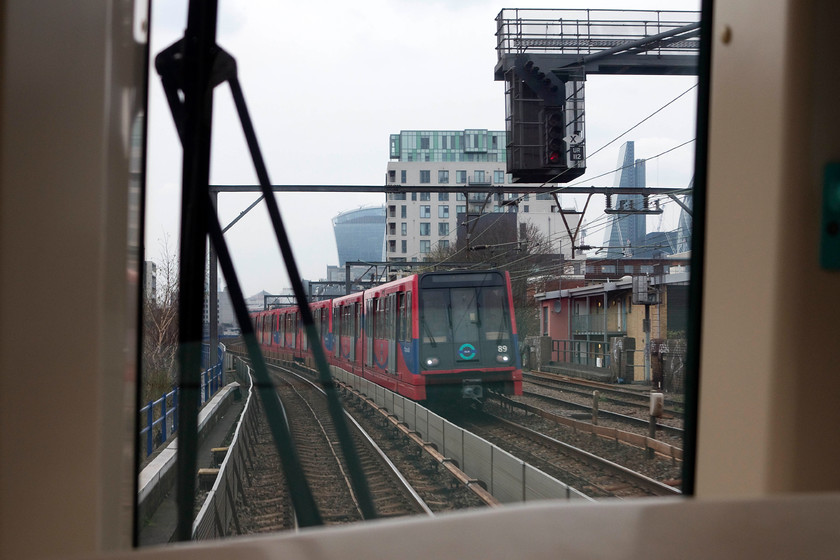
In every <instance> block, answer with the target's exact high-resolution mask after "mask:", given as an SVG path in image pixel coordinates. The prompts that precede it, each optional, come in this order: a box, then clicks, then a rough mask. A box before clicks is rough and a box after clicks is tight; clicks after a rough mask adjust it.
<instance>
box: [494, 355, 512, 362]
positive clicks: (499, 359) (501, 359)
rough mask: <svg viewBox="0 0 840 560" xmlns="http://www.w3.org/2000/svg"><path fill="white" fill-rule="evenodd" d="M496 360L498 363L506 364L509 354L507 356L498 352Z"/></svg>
mask: <svg viewBox="0 0 840 560" xmlns="http://www.w3.org/2000/svg"><path fill="white" fill-rule="evenodd" d="M496 361H497V362H499V363H500V364H506V363H508V362H510V356H508V355H507V354H499V355H498V356H496Z"/></svg>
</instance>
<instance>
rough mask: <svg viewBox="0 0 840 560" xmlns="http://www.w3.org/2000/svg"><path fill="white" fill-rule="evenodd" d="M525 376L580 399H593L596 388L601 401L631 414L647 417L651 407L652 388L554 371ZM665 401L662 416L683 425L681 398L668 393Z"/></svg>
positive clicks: (525, 374) (543, 386) (530, 381)
mask: <svg viewBox="0 0 840 560" xmlns="http://www.w3.org/2000/svg"><path fill="white" fill-rule="evenodd" d="M522 378H523V380H525V381H527V382H528V383H529V384H531V385H532V386H534V387H542V388H546V389H550V390H555V391H562V392H563V393H566V394H569V395H576V396H577V397H579V398H580V399H584V400H586V399H588V400H589V402H591V399H592V392H593V391H596V390H597V391H598V393H599V398H600V400H601V401H602V402H604V403H606V404H609V405H613V406H617V407H622V408H625V409H626V410H627V412H626V414H629V415H638V416H639V417H645V418H646V416H647V414H648V413H649V410H650V391H638V390H630V389H620V388H617V387H615V386H614V385H611V384H606V383H600V382H597V381H590V380H587V379H576V378H571V377H566V376H564V375H559V374H555V373H545V372H523V374H522ZM664 404H665V407H664V409H663V418H664V419H665V420H673V421H674V422H673V425H675V426H681V425H682V423H683V420H684V418H685V414H684V412H683V409H682V406H683V403H682V402H681V400H679V399H675V398H673V397H668V398H665V402H664Z"/></svg>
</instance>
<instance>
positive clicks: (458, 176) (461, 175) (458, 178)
mask: <svg viewBox="0 0 840 560" xmlns="http://www.w3.org/2000/svg"><path fill="white" fill-rule="evenodd" d="M455 182H456V183H458V184H459V185H463V184H465V183H466V182H467V172H466V171H456V172H455Z"/></svg>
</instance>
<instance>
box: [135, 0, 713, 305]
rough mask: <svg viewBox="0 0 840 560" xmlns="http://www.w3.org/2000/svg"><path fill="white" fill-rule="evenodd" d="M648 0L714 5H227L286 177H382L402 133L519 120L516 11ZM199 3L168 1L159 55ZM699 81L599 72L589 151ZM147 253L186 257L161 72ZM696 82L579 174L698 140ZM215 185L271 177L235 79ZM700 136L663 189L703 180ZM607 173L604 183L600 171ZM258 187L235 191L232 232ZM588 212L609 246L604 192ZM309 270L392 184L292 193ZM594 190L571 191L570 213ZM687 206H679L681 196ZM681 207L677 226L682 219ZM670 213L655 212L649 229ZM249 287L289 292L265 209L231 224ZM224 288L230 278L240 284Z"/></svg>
mask: <svg viewBox="0 0 840 560" xmlns="http://www.w3.org/2000/svg"><path fill="white" fill-rule="evenodd" d="M517 7H519V8H590V9H594V8H613V9H615V8H621V9H626V8H633V9H668V10H697V9H699V0H691V1H684V0H668V1H663V0H649V1H647V2H644V3H641V4H640V3H637V2H628V1H611V2H610V1H606V0H604V1H598V0H588V1H584V0H580V1H578V2H567V1H563V0H559V1H554V2H546V1H544V0H525V1H508V2H503V3H500V2H495V1H485V0H453V1H450V2H443V1H436V2H421V1H410V0H396V1H395V0H390V1H388V0H373V1H367V2H342V1H326V2H325V1H321V2H299V3H298V2H296V3H288V2H277V1H267V0H265V1H257V0H236V1H235V2H233V1H225V0H222V1H220V12H219V24H218V37H217V41H218V43H219V45H220V46H221V47H222V48H223V49H225V50H226V51H227V52H228V53H230V54H231V55H232V56H233V57H234V58H235V59H236V61H237V65H238V71H239V80H240V83H241V85H242V88H243V90H244V93H245V98H246V101H247V104H248V108H249V111H250V114H251V118H252V120H253V123H254V127H255V128H256V131H257V137H258V140H259V143H260V147H261V150H262V154H263V157H264V159H265V161H266V165H267V166H268V173H269V177H270V179H271V181H272V183H274V184H289V185H296V184H335V185H382V184H384V180H385V170H386V165H387V163H388V139H389V134H393V133H398V132H399V131H400V130H423V129H428V130H462V129H466V128H479V129H488V130H504V117H505V115H504V87H503V83H502V82H496V81H494V80H493V68H494V66H495V63H496V51H495V35H494V33H495V17H496V15H497V14H498V13H499V11H500V10H501V9H502V8H517ZM186 13H187V3H186V0H183V1H182V0H154V1H153V3H152V26H151V32H152V34H151V52H152V57H154V56H155V55H156V54H157V53H158V52H160V51H161V50H162V49H164V48H165V47H167V46H169V45H170V44H172V43H174V42H175V41H177V40H178V39H180V38H181V37H182V36H183V32H184V27H185V25H186ZM695 83H696V78H694V77H621V76H619V77H604V76H589V77H588V78H587V81H586V143H587V153H588V154H592V153H593V152H594V151H595V150H597V149H598V148H600V147H602V146H603V145H605V144H607V143H608V142H609V141H611V140H613V139H614V138H615V137H616V136H618V135H620V134H621V133H623V132H624V131H626V130H627V129H629V128H631V127H632V126H634V125H636V124H637V123H638V122H639V121H641V120H642V119H644V118H645V117H647V116H648V115H650V114H651V113H653V112H654V111H656V110H657V109H659V108H660V107H662V106H663V105H665V104H666V103H668V102H669V101H671V100H673V99H674V98H675V97H677V96H678V95H680V94H681V93H683V92H685V91H686V90H689V89H690V88H691V87H692V86H693V85H694V84H695ZM149 87H150V96H149V97H150V98H149V131H148V170H147V222H146V251H147V257H146V258H147V259H150V260H155V261H159V260H160V258H161V257H160V254H161V247H162V245H163V244H164V243H165V240H166V239H167V238H168V240H169V241H168V243H169V248H170V251H177V246H178V218H179V213H180V197H181V193H180V188H181V187H180V181H181V157H182V152H181V146H180V143H179V141H178V138H177V135H176V133H175V127H174V125H173V124H172V118H171V115H170V113H169V108H168V106H167V105H166V101H165V99H164V96H163V90H162V87H161V85H160V80H159V78H158V76H157V74H156V73H155V72H154V71H152V72H151V74H150V86H149ZM695 92H696V89H692V90H691V91H690V92H689V93H688V94H687V95H684V96H683V97H682V98H680V99H679V100H678V101H677V102H675V103H673V104H672V105H670V106H669V107H668V108H666V109H665V110H663V111H661V112H660V113H659V114H657V115H656V116H654V117H652V118H651V119H650V120H648V121H647V122H646V123H644V124H643V125H642V126H639V127H638V128H637V129H635V130H633V131H632V132H631V133H629V134H628V135H627V136H625V137H623V138H621V140H619V141H617V142H615V143H614V144H611V145H610V146H608V147H607V148H605V149H604V150H603V151H601V152H599V153H598V154H596V155H594V156H592V157H589V158H588V159H587V174H586V175H585V176H583V177H581V178H580V179H578V180H576V181H574V184H577V183H581V184H584V185H612V184H613V178H614V177H613V174H609V175H607V176H605V177H600V178H594V177H596V176H597V175H601V174H603V173H605V172H607V171H610V170H613V169H615V168H616V162H617V158H618V149H619V147H620V145H621V144H622V143H623V142H624V141H626V140H633V141H635V142H636V157H637V158H650V157H652V156H655V155H656V154H658V153H661V152H663V151H666V150H668V149H671V148H673V147H675V146H677V145H679V144H682V143H684V142H686V141H688V140H691V139H693V138H694V124H695V123H694V112H695V104H696V95H695ZM213 127H214V128H213V143H212V155H211V157H212V163H211V174H210V177H211V178H210V180H211V183H213V184H249V185H250V184H256V183H257V178H256V175H255V173H254V170H253V165H252V162H251V159H250V156H249V154H248V151H247V146H246V144H245V140H244V137H243V135H242V132H241V127H240V125H239V122H238V120H237V116H236V112H235V109H234V106H233V102H232V99H231V96H230V91H229V88H227V86H220V87H218V88H216V92H215V105H214V122H213ZM693 154H694V143H690V144H688V145H687V146H685V147H683V148H680V149H677V150H674V151H673V152H671V153H669V154H667V155H666V156H662V157H660V158H656V159H653V160H650V161H648V163H647V183H648V185H652V186H669V187H673V186H676V187H683V186H686V185H687V184H688V182H689V181H690V180H691V175H692V172H693V170H692V162H693ZM590 177H592V178H594V179H592V180H590V179H589V178H590ZM256 197H257V195H256V194H253V193H252V194H243V195H234V194H224V193H223V194H221V195H220V197H219V216H220V222H221V223H222V226H223V227H224V226H225V225H227V224H228V223H230V221H231V220H233V219H234V218H235V217H236V216H237V215H239V213H240V212H242V211H243V210H244V209H245V208H246V207H247V206H248V205H249V204H250V203H251V202H253V201H254V199H255V198H256ZM598 198H599V199H600V200H598V201H593V204H594V206H592V205H591V206H590V210H588V211H587V214H586V217H585V220H586V221H587V222H588V223H589V224H590V227H589V231H590V236H589V238H587V242H589V243H590V244H600V243H601V237H602V235H603V229H604V224H605V223H606V221H605V217H604V215H603V213H602V212H601V209H603V197H598ZM277 200H278V202H279V204H280V210H281V213H282V215H283V220H284V222H285V225H286V228H287V230H288V234H289V237H290V239H291V242H292V247H293V250H294V252H295V255H296V259H297V263H298V268H299V269H300V271H301V274H302V275H303V276H304V277H305V278H307V279H311V280H318V279H320V278H323V277H324V276H325V274H326V266H327V265H328V264H332V265H337V264H338V257H337V253H336V246H335V238H334V235H333V231H332V224H331V219H332V218H333V217H334V216H335V215H337V214H338V213H340V212H343V211H346V210H351V209H354V208H358V207H361V206H368V205H382V204H384V203H385V196H384V195H382V194H358V195H357V194H335V193H331V194H299V193H298V194H295V193H289V194H282V195H277ZM582 202H583V201H582V200H578V201H576V200H574V199H573V198H572V197H569V198H568V199H565V200H563V205H564V206H565V207H568V206H574V205H575V204H577V205H578V206H579V207H582ZM671 206H672V207H673V206H674V205H673V204H671ZM676 214H677V213H676V212H675V211H674V212H668V213H666V215H665V216H664V217H663V219H662V226H663V227H668V226H670V227H672V228H673V227H675V224H676ZM657 225H659V219H658V218H656V219H649V229H651V228H652V227H656V226H657ZM226 240H227V242H228V245H229V247H230V249H231V252H232V253H233V258H234V264H235V265H236V267H237V272H238V274H239V278H240V282H241V284H242V287H243V291H244V292H245V294H246V296H248V295H252V294H255V293H257V292H259V291H260V290H266V291H268V292H270V293H280V292H281V290H283V289H284V288H287V287H288V286H289V283H288V280H287V278H286V274H285V271H284V267H283V265H282V259H281V257H280V253H279V250H278V249H277V245H276V242H275V240H274V238H273V233H272V230H271V226H270V224H269V221H268V217H267V212H266V210H265V205H264V204H261V205H260V206H258V207H257V208H255V209H254V210H252V211H251V212H250V213H249V214H248V215H247V216H246V217H245V218H243V219H242V220H241V221H240V222H238V223H237V224H236V225H234V226H233V227H232V228H231V229H230V230H229V231H228V233H227V234H226ZM221 282H222V285H224V282H223V281H221Z"/></svg>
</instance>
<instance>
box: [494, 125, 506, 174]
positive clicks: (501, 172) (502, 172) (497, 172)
mask: <svg viewBox="0 0 840 560" xmlns="http://www.w3.org/2000/svg"><path fill="white" fill-rule="evenodd" d="M495 139H496V137H495V136H494V137H493V140H495ZM493 182H494V183H496V184H497V185H501V184H504V182H505V172H504V171H494V172H493Z"/></svg>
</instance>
